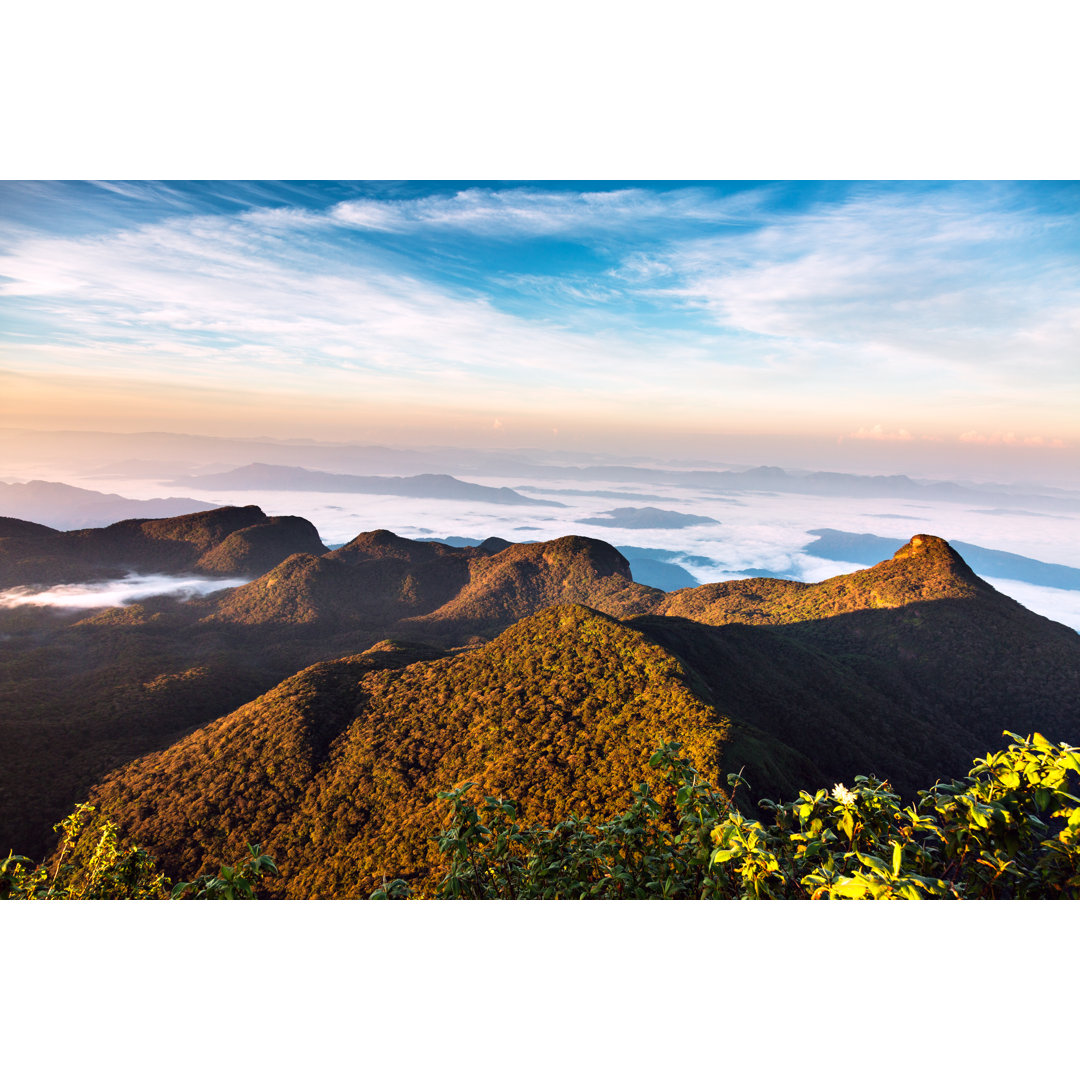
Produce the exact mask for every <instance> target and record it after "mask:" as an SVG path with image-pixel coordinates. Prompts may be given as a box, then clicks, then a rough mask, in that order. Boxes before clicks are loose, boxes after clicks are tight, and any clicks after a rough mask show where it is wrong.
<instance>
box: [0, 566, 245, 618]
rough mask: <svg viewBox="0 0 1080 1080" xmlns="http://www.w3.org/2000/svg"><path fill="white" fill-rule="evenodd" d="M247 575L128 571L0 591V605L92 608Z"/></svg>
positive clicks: (208, 587) (188, 593)
mask: <svg viewBox="0 0 1080 1080" xmlns="http://www.w3.org/2000/svg"><path fill="white" fill-rule="evenodd" d="M247 580H248V579H247V578H197V577H171V576H170V575H168V574H129V575H128V576H127V577H124V578H119V579H116V580H113V581H96V582H93V583H91V584H86V585H54V586H53V587H52V588H49V589H34V588H29V587H19V588H15V589H8V590H6V591H5V592H0V608H14V607H55V608H69V609H81V608H86V609H93V608H106V607H123V606H124V605H126V604H133V603H135V602H137V601H139V600H145V599H147V598H148V597H151V596H178V597H181V598H183V599H185V600H186V599H190V598H191V597H193V596H205V595H206V594H207V593H212V592H217V591H218V590H220V589H231V588H235V587H236V586H237V585H244V584H246V582H247Z"/></svg>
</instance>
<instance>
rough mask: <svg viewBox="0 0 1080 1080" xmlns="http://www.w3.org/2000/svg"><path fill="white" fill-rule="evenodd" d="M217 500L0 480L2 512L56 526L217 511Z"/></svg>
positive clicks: (90, 525)
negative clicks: (142, 495) (127, 495)
mask: <svg viewBox="0 0 1080 1080" xmlns="http://www.w3.org/2000/svg"><path fill="white" fill-rule="evenodd" d="M215 506H216V504H215V503H208V502H201V501H200V500H199V499H187V498H168V499H128V498H125V497H124V496H123V495H109V494H107V493H105V492H102V491H92V490H90V489H89V488H81V487H75V486H73V485H72V484H58V483H54V482H52V481H51V480H29V481H27V482H26V483H24V484H7V483H4V482H2V481H0V515H5V516H8V517H14V518H18V519H27V518H29V519H31V520H33V521H35V522H40V523H41V524H43V525H49V526H51V527H53V528H56V529H89V528H100V527H101V526H104V525H109V524H111V523H113V522H114V521H118V520H119V519H120V518H122V517H127V516H130V517H135V516H140V515H141V516H142V517H173V516H176V515H178V514H193V513H195V512H197V511H199V510H213V509H214V508H215Z"/></svg>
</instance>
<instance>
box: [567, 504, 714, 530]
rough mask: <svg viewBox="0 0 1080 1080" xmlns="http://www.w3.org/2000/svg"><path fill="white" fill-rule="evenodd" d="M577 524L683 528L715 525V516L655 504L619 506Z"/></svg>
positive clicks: (615, 527) (627, 527) (616, 527)
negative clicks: (664, 508)
mask: <svg viewBox="0 0 1080 1080" xmlns="http://www.w3.org/2000/svg"><path fill="white" fill-rule="evenodd" d="M578 524H579V525H607V526H609V527H610V528H614V529H685V528H687V527H688V526H690V525H716V524H719V523H718V522H717V520H716V518H711V517H701V516H700V515H699V514H682V513H679V512H678V511H677V510H658V509H657V508H656V507H655V506H619V507H616V509H614V510H605V511H604V512H603V513H601V514H596V515H594V516H593V517H588V518H579V519H578Z"/></svg>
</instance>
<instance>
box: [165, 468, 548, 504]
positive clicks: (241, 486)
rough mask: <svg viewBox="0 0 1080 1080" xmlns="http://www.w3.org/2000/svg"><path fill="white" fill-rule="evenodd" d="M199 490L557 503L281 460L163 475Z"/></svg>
mask: <svg viewBox="0 0 1080 1080" xmlns="http://www.w3.org/2000/svg"><path fill="white" fill-rule="evenodd" d="M169 482H170V483H172V484H174V485H179V486H182V487H186V488H200V489H202V490H205V491H347V492H352V493H353V494H363V495H403V496H407V497H409V498H412V499H457V500H459V501H466V502H485V503H498V504H501V505H504V506H563V505H564V504H563V503H559V502H552V501H551V500H548V499H530V498H528V497H527V496H525V495H519V494H518V493H517V492H516V491H514V490H513V489H512V488H508V487H499V488H493V487H487V486H485V485H483V484H469V483H466V482H464V481H462V480H456V479H455V478H454V477H452V476H446V475H445V474H440V473H424V474H423V475H420V476H347V475H342V474H335V473H327V472H317V471H314V470H312V469H301V468H297V467H295V466H284V465H262V464H254V465H244V466H243V467H241V468H239V469H231V470H230V471H229V472H224V473H213V474H210V475H207V476H189V477H185V478H183V479H179V480H172V481H169Z"/></svg>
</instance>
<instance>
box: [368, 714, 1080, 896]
mask: <svg viewBox="0 0 1080 1080" xmlns="http://www.w3.org/2000/svg"><path fill="white" fill-rule="evenodd" d="M1005 734H1006V735H1008V736H1009V737H1010V738H1012V739H1014V740H1016V741H1014V742H1013V743H1012V744H1011V745H1009V746H1008V747H1007V748H1006V749H1004V750H1002V751H1000V752H998V753H995V754H990V755H989V756H988V757H985V758H980V759H978V760H976V761H975V763H974V765H973V767H972V769H971V771H970V772H969V773H968V775H967V776H966V777H965V778H964V779H962V780H954V781H949V782H947V783H937V784H935V785H934V786H933V787H931V788H930V789H929V790H927V791H920V792H919V795H918V798H917V800H916V801H915V803H914V804H913V805H908V806H904V805H902V804H901V800H900V798H899V797H898V796H897V795H896V794H895V792H893V791H892V789H891V787H890V785H889V783H888V782H887V781H881V780H877V779H875V778H874V777H866V776H857V777H856V778H855V781H854V784H853V786H852V787H851V788H848V787H845V786H844V785H843V784H837V785H836V786H835V787H834V788H833V789H832V790H831V791H826V790H824V789H822V790H819V791H817V792H815V793H814V794H810V793H808V792H805V791H804V792H801V793H800V794H799V796H798V797H797V798H796V799H794V800H792V801H791V802H786V803H774V802H771V801H769V800H763V801H762V802H761V803H759V807H760V808H761V809H762V810H764V811H765V812H766V815H767V816H768V817H770V818H771V819H772V820H771V822H768V823H765V822H762V821H758V820H754V819H752V818H749V817H746V816H744V815H743V814H742V813H740V812H739V811H738V810H737V809H735V808H734V802H733V799H734V795H735V792H736V791H737V790H738V789H739V787H740V786H743V781H742V779H741V777H740V776H738V775H735V774H731V775H729V776H728V778H727V779H728V784H729V786H730V789H731V794H730V795H725V794H723V793H722V792H719V791H717V790H716V789H714V788H713V787H712V786H711V785H710V784H709V783H708V782H707V781H706V780H703V779H702V778H701V777H700V776H698V775H697V774H696V773H695V771H694V770H693V768H692V767H691V765H690V763H689V761H688V760H687V759H685V758H683V757H680V756H679V751H680V750H681V746H680V744H678V743H669V744H666V745H665V746H663V747H662V748H661V749H660V750H658V751H657V752H656V754H654V755H653V757H652V759H651V761H650V763H649V764H650V766H652V767H653V768H654V769H657V770H659V771H660V773H661V777H662V778H661V781H660V783H661V784H662V785H667V786H669V787H670V788H673V789H674V792H673V793H674V799H673V806H674V812H670V811H669V812H665V811H664V810H663V809H662V806H661V802H660V801H658V800H657V798H655V797H654V795H653V792H652V791H651V790H650V788H649V785H648V784H646V783H642V784H641V785H640V786H639V787H638V789H637V790H636V791H635V792H634V798H633V805H632V806H631V808H630V809H629V810H627V811H626V812H625V813H624V814H620V815H618V816H616V817H613V818H610V819H607V820H604V821H593V820H592V819H590V818H588V817H577V816H571V817H570V818H568V819H566V820H565V821H560V822H558V823H556V824H554V825H551V826H535V825H534V826H523V825H521V824H520V823H519V822H518V819H517V809H516V807H515V805H514V804H513V803H512V802H508V801H505V800H500V799H495V798H491V797H490V796H489V797H486V798H484V799H483V800H482V802H480V803H477V802H476V801H475V799H474V798H473V797H471V796H470V794H469V792H470V789H471V788H472V787H473V785H472V784H464V785H462V786H461V787H459V788H457V789H455V790H454V791H449V792H443V793H442V794H441V795H440V796H439V797H440V798H442V799H445V800H446V801H447V802H448V803H449V806H450V811H451V820H450V823H449V825H448V827H447V828H446V829H444V830H443V831H442V832H441V833H440V834H439V837H438V841H439V850H440V851H441V852H442V853H443V854H444V855H445V856H446V857H447V859H448V861H449V867H448V871H447V874H446V877H445V878H444V880H443V882H442V884H441V887H440V891H439V894H438V895H439V897H440V898H442V899H560V898H568V899H651V898H656V899H676V898H686V899H689V898H701V899H813V900H819V899H877V900H880V899H905V900H916V899H923V898H941V899H1058V898H1067V899H1080V799H1078V798H1077V797H1076V795H1075V794H1074V793H1073V791H1071V790H1070V788H1071V787H1075V783H1076V776H1077V775H1080V750H1078V749H1077V748H1076V747H1072V746H1068V745H1067V744H1065V743H1061V744H1059V745H1056V746H1055V745H1053V744H1051V743H1050V742H1049V741H1047V740H1046V739H1045V738H1043V736H1041V735H1038V734H1036V735H1034V736H1032V737H1031V738H1028V739H1021V738H1020V737H1019V736H1017V735H1014V734H1012V733H1011V732H1006V733H1005ZM408 895H409V888H408V885H407V883H406V882H404V881H401V880H397V881H393V882H390V883H389V884H387V885H385V886H384V887H383V888H382V889H379V890H378V891H377V892H375V893H374V894H373V898H374V899H403V898H405V897H407V896H408Z"/></svg>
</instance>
